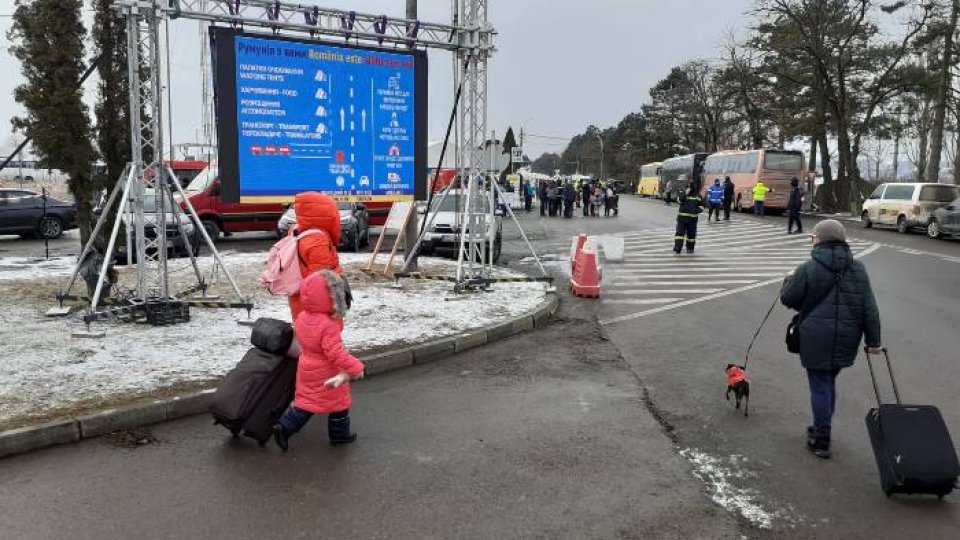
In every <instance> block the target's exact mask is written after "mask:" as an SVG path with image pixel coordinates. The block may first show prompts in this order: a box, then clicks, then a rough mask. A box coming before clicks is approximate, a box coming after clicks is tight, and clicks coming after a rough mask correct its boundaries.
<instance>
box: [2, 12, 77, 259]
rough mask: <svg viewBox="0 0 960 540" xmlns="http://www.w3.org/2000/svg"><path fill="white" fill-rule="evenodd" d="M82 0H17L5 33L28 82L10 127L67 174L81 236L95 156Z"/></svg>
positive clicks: (43, 161) (44, 161)
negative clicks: (83, 83)
mask: <svg viewBox="0 0 960 540" xmlns="http://www.w3.org/2000/svg"><path fill="white" fill-rule="evenodd" d="M82 6H83V2H82V1H80V0H33V1H30V2H27V1H25V0H18V1H17V7H16V10H15V11H14V15H13V25H12V28H11V30H10V33H9V35H8V38H9V39H10V41H11V43H12V44H13V45H12V46H11V47H10V53H11V54H12V55H13V56H14V57H15V58H17V59H18V60H20V62H21V65H22V72H23V77H24V79H26V82H25V83H24V84H22V85H20V86H18V87H17V88H16V90H14V94H13V96H14V99H15V100H16V101H17V102H18V103H20V104H21V105H22V106H23V108H24V109H25V114H24V115H23V116H19V117H16V118H14V119H13V127H14V129H19V130H22V132H23V133H24V134H25V135H26V136H28V137H31V138H32V139H33V148H34V151H35V152H36V155H37V158H38V159H39V160H40V162H41V164H42V166H44V167H49V168H55V169H60V170H62V171H63V172H64V173H66V175H67V176H68V178H69V181H68V187H69V189H70V193H71V194H73V197H74V198H75V199H76V203H77V209H78V211H79V222H80V239H81V242H83V243H86V241H87V239H88V238H89V236H90V232H91V218H92V205H91V202H92V201H91V200H92V197H93V187H94V186H93V183H92V180H91V177H92V173H93V162H94V159H95V157H96V153H95V151H94V148H93V144H92V142H91V131H92V130H91V127H90V118H89V116H88V115H87V108H86V106H85V105H84V104H83V99H82V97H83V89H82V88H81V87H80V79H81V77H82V75H83V71H84V64H83V57H84V47H83V40H84V37H85V35H86V30H85V29H84V27H83V23H82V22H81V20H80V9H81V7H82Z"/></svg>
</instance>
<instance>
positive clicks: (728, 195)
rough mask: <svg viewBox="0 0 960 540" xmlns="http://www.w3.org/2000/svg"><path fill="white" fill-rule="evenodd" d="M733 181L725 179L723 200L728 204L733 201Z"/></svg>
mask: <svg viewBox="0 0 960 540" xmlns="http://www.w3.org/2000/svg"><path fill="white" fill-rule="evenodd" d="M733 187H734V186H733V182H731V181H729V180H724V181H723V201H724V202H725V203H727V204H729V203H732V202H733Z"/></svg>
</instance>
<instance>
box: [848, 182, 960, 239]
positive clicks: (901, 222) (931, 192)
mask: <svg viewBox="0 0 960 540" xmlns="http://www.w3.org/2000/svg"><path fill="white" fill-rule="evenodd" d="M957 197H960V187H958V186H954V185H951V184H921V183H912V184H902V183H896V184H881V185H880V187H878V188H877V189H876V190H875V191H874V192H873V194H872V195H870V198H868V199H867V200H866V201H865V202H864V203H863V210H862V211H861V214H860V219H861V221H862V223H863V226H864V227H865V228H867V229H869V228H870V227H872V226H874V225H880V226H887V227H896V228H897V230H898V231H900V232H901V233H907V232H910V230H912V229H914V228H916V227H926V226H927V223H928V222H929V221H930V219H931V218H932V217H933V212H934V210H936V209H938V208H944V207H946V206H947V205H949V204H950V203H951V202H953V200H954V199H956V198H957Z"/></svg>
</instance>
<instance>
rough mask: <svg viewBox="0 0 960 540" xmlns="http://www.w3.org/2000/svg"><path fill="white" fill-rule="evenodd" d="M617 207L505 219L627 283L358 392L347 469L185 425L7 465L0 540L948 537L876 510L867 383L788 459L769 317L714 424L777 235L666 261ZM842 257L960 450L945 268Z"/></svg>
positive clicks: (797, 438) (950, 268)
mask: <svg viewBox="0 0 960 540" xmlns="http://www.w3.org/2000/svg"><path fill="white" fill-rule="evenodd" d="M621 206H622V211H621V216H620V217H618V218H616V219H614V218H610V219H604V218H597V219H584V218H580V217H578V218H577V219H574V220H569V221H567V220H562V219H548V218H545V219H541V218H539V217H538V215H537V214H534V215H532V216H521V220H522V221H523V224H524V230H525V231H526V232H527V233H528V236H529V237H530V238H531V240H532V242H533V243H534V245H535V246H536V247H537V250H538V252H540V253H541V254H544V255H546V257H545V259H546V261H547V268H548V270H549V271H550V272H552V273H555V274H556V275H557V276H561V277H562V276H563V274H564V268H565V267H566V266H567V263H566V262H565V261H564V260H563V257H564V256H565V254H566V253H567V252H568V250H569V242H570V236H571V235H572V234H575V233H576V232H581V231H584V232H590V233H591V234H615V233H621V234H623V235H624V237H625V238H626V240H627V260H626V261H625V262H623V263H619V264H613V263H611V264H607V265H606V267H605V268H604V277H605V286H606V287H605V290H604V298H603V299H601V300H599V301H597V300H594V301H590V300H580V299H575V298H571V297H569V295H567V294H566V293H565V290H564V289H565V283H563V282H558V289H560V293H559V294H560V295H561V298H562V311H561V317H560V319H559V320H558V321H557V322H556V323H554V324H553V325H551V326H549V327H548V328H546V329H543V330H540V331H538V332H536V333H533V334H528V335H525V336H519V337H517V338H513V339H511V340H508V341H505V342H501V343H498V344H495V345H492V346H489V347H486V348H483V349H480V350H474V351H470V352H468V353H466V354H462V355H460V356H458V357H456V358H454V359H452V360H447V361H444V362H441V363H437V364H432V365H427V366H421V367H417V368H414V369H410V370H405V371H401V372H396V373H392V374H387V375H384V376H381V377H376V378H373V379H370V380H368V381H364V382H362V383H360V384H358V385H357V387H356V389H355V409H354V419H355V426H356V428H357V430H358V431H359V433H360V437H361V439H360V441H359V442H358V444H356V445H354V446H353V447H348V448H339V449H331V448H329V447H328V446H327V445H326V444H325V434H324V429H323V426H322V422H315V423H314V424H311V425H310V426H309V427H308V428H307V429H306V430H305V432H304V433H303V434H302V435H301V436H299V437H298V438H296V439H294V441H293V446H292V448H291V451H290V453H289V454H286V455H284V454H281V453H280V452H279V451H278V450H277V449H276V448H273V447H269V448H267V449H260V448H257V447H256V445H255V444H247V443H244V442H237V441H233V440H231V439H230V438H229V437H228V436H226V434H225V433H223V432H222V430H219V429H217V428H215V427H213V426H211V425H210V422H209V420H208V419H207V418H203V417H199V418H194V419H188V420H184V421H180V422H174V423H170V424H166V425H162V426H157V427H155V428H153V429H152V433H147V434H143V435H149V436H150V437H153V439H151V440H152V441H153V442H152V443H151V444H147V445H144V446H140V447H136V448H127V447H125V445H123V444H118V442H117V441H116V440H112V439H101V440H93V441H88V442H85V443H81V444H78V445H73V446H67V447H59V448H53V449H49V450H44V451H39V452H35V453H32V454H29V455H24V456H17V457H13V458H9V459H4V460H2V461H0V485H2V486H4V489H2V490H0V530H2V531H3V534H2V535H0V536H2V537H8V536H9V537H10V538H19V539H48V538H73V539H84V538H127V537H134V536H136V537H138V538H147V539H151V538H200V537H206V538H231V539H233V538H317V537H329V536H334V535H335V536H336V537H340V538H744V537H747V538H767V537H769V538H870V539H874V538H900V537H913V538H924V539H926V538H955V537H956V534H957V533H956V531H957V530H960V496H958V495H953V496H951V497H950V498H948V499H947V500H945V501H943V502H936V501H931V500H929V499H924V498H899V497H898V498H894V499H889V500H888V499H886V498H885V497H884V496H883V494H882V493H881V492H880V489H879V487H878V484H877V480H876V470H875V465H874V464H873V461H872V460H873V458H872V455H871V453H870V450H869V446H868V441H867V437H866V432H865V429H864V426H863V416H864V414H865V412H866V410H867V409H868V408H869V407H870V406H871V404H872V403H873V394H872V390H871V387H870V384H869V379H868V375H867V372H866V369H865V366H864V365H863V363H862V362H861V363H859V364H858V365H857V366H856V367H854V368H853V369H851V370H849V371H848V372H845V373H844V374H843V375H842V378H841V399H840V403H839V413H838V414H839V416H838V418H837V422H836V426H835V430H836V433H835V440H836V442H835V457H834V459H833V460H831V461H820V460H817V459H816V458H813V457H812V456H809V455H808V454H807V453H806V452H805V450H804V449H803V442H804V441H803V430H804V427H805V426H806V425H807V423H808V421H809V420H808V418H809V412H808V408H809V405H808V399H807V396H806V381H805V378H804V376H803V373H802V371H801V370H800V368H799V364H798V361H797V359H796V358H795V357H792V356H789V355H787V354H786V353H785V351H784V350H783V346H782V333H783V329H784V327H785V325H786V322H787V320H788V318H789V314H788V313H787V312H786V310H784V309H782V308H778V309H776V310H775V311H774V313H773V316H772V317H771V320H770V322H769V323H768V326H767V329H766V330H765V331H764V332H763V333H762V334H761V336H760V339H759V340H758V343H757V346H756V347H755V349H754V352H753V353H752V355H751V357H752V359H751V367H750V373H751V376H752V378H753V379H754V383H753V396H752V397H753V401H752V403H751V416H750V418H746V419H745V418H744V417H743V416H741V415H739V414H738V413H737V412H736V411H734V410H733V407H732V406H731V405H730V404H729V403H727V402H726V401H724V399H723V391H724V385H725V377H724V373H723V368H724V367H725V365H726V364H727V363H730V362H734V361H738V360H740V359H741V358H742V356H743V352H744V349H745V347H746V344H747V341H748V340H749V337H750V335H751V334H752V333H753V330H755V328H756V325H757V324H759V322H760V319H761V318H762V316H763V313H764V312H765V311H766V309H767V308H768V307H769V305H770V303H771V302H772V301H773V298H774V295H775V294H776V291H777V288H778V287H777V285H776V284H768V285H764V283H766V282H769V281H771V280H777V281H778V280H779V276H780V275H781V274H782V273H783V272H784V271H785V270H784V269H785V268H787V267H789V266H790V265H792V264H795V262H797V261H800V260H802V259H803V257H804V256H805V251H806V249H808V244H805V243H804V239H802V238H796V237H787V236H786V235H785V234H782V232H785V231H784V230H785V220H783V219H782V218H767V219H766V220H764V222H763V223H758V222H756V221H755V220H753V219H752V218H747V217H742V216H736V217H735V221H734V222H733V223H729V224H720V225H712V226H708V225H706V224H704V225H702V226H701V231H703V233H702V240H701V242H700V243H699V247H698V253H697V255H696V256H694V257H693V258H683V259H682V260H679V261H678V260H676V259H674V258H673V256H672V253H670V252H669V244H670V237H671V236H672V231H671V229H672V225H673V219H674V215H675V214H674V213H675V212H676V207H672V208H666V207H664V206H662V205H661V204H658V203H656V202H652V201H637V200H635V199H633V198H632V197H624V198H623V200H622V204H621ZM806 225H807V227H810V226H812V223H807V224H806ZM711 227H712V229H711ZM505 231H506V240H507V242H506V245H505V252H504V262H505V263H507V264H509V265H510V266H512V267H515V268H520V269H523V270H525V271H528V272H535V271H536V266H535V265H534V264H532V263H531V261H530V260H529V258H528V257H529V253H528V252H527V250H526V248H525V246H524V244H523V242H522V240H521V239H520V235H519V233H518V231H517V230H516V229H515V228H514V227H513V226H512V225H509V224H508V225H507V227H506V229H505ZM851 234H852V235H853V236H855V238H856V240H855V242H854V245H855V249H856V250H857V252H858V253H859V254H860V255H861V256H862V259H861V260H862V261H863V262H864V263H865V264H866V265H867V267H868V269H869V271H870V273H871V276H872V279H873V282H874V288H875V290H876V291H877V296H878V301H879V302H880V305H881V310H882V317H883V324H884V342H885V344H886V345H888V346H889V347H890V348H891V350H892V351H893V353H894V355H895V359H896V360H897V361H898V367H899V376H900V383H901V390H902V393H903V394H904V397H905V399H907V400H909V401H914V402H919V403H932V404H936V405H938V406H939V407H940V408H941V410H942V411H943V413H944V415H945V417H946V418H947V420H948V422H949V424H950V427H951V429H952V430H953V432H954V433H955V434H958V436H960V403H958V401H957V398H956V396H957V395H958V389H960V366H958V364H957V362H956V360H957V357H956V354H955V352H954V351H955V350H956V347H955V345H956V342H957V332H956V329H955V324H956V321H957V320H960V317H958V313H957V306H958V303H957V300H958V296H960V286H958V280H957V276H958V272H957V270H958V269H960V266H958V265H960V245H958V243H956V242H935V241H932V240H928V239H926V238H923V237H920V236H918V235H911V236H903V235H898V234H897V233H895V232H892V231H874V230H870V231H861V230H855V229H854V230H851ZM264 241H265V240H256V241H254V242H264ZM231 242H236V243H237V244H238V245H248V244H249V245H253V244H252V243H250V242H244V241H242V240H240V241H234V240H231ZM6 246H7V245H6V244H4V243H3V242H0V249H4V248H5V247H6ZM238 249H243V248H238ZM150 437H147V438H150Z"/></svg>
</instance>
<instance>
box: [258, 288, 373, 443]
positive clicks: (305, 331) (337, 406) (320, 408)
mask: <svg viewBox="0 0 960 540" xmlns="http://www.w3.org/2000/svg"><path fill="white" fill-rule="evenodd" d="M300 302H301V304H302V306H303V313H302V314H301V315H300V316H299V317H297V320H296V322H295V323H294V331H295V333H296V336H297V341H298V342H299V343H300V349H301V354H300V363H299V364H298V366H297V388H296V395H295V397H294V400H293V405H292V406H291V407H290V409H289V410H287V412H286V413H285V414H284V415H283V417H282V418H280V422H279V423H278V424H277V425H276V426H274V427H273V436H274V440H275V441H276V443H277V446H279V447H280V448H282V449H283V450H284V451H286V450H287V445H288V441H289V439H290V437H292V436H293V435H294V434H295V433H297V432H298V431H300V430H301V429H302V428H303V426H305V425H306V424H307V422H309V421H310V418H312V417H313V415H315V414H326V415H328V416H327V433H328V435H329V436H330V443H331V444H333V445H334V446H338V445H342V444H350V443H352V442H353V441H355V440H357V436H356V434H354V433H351V431H350V403H351V400H350V383H349V380H350V379H359V378H360V377H362V376H363V363H362V362H360V360H358V359H357V358H356V357H355V356H353V355H352V354H350V353H349V352H347V350H346V349H344V347H343V339H342V337H341V334H340V332H341V329H340V328H341V324H340V321H342V320H343V315H344V313H346V311H347V302H346V285H345V284H344V281H343V280H342V279H341V278H340V277H339V276H337V274H335V273H334V272H332V271H330V270H321V271H319V272H316V273H314V274H312V275H310V276H309V277H307V278H306V279H305V280H304V281H303V283H302V284H301V286H300Z"/></svg>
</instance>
